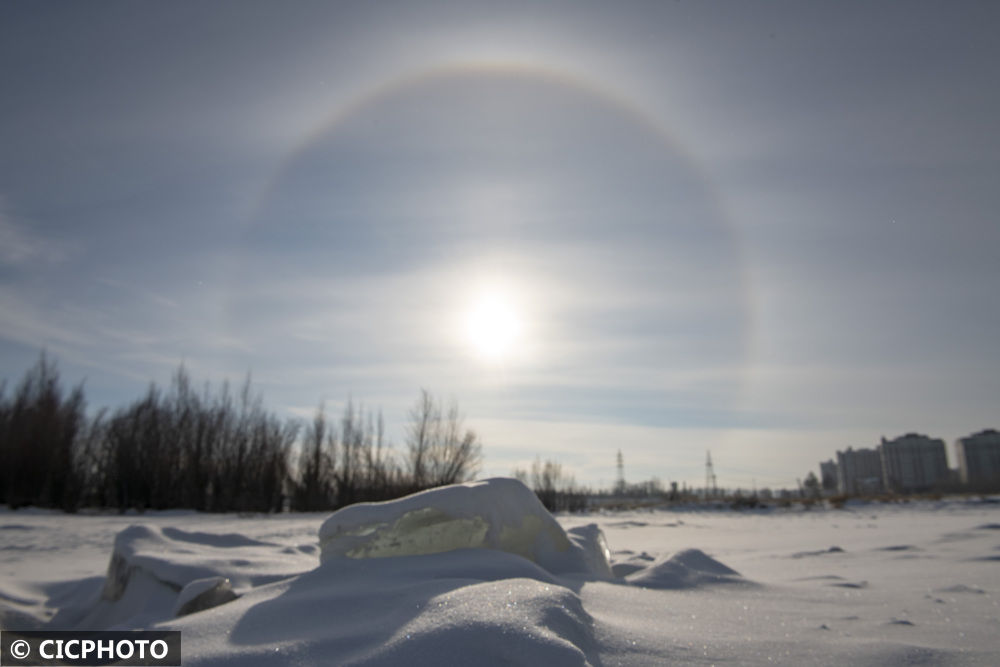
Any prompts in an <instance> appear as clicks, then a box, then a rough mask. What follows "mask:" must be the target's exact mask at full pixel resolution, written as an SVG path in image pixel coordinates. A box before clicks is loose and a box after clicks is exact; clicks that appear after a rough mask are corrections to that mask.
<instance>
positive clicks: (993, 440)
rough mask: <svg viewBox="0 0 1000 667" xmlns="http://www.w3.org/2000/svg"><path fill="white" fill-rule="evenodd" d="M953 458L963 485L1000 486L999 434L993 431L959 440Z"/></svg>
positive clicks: (982, 432)
mask: <svg viewBox="0 0 1000 667" xmlns="http://www.w3.org/2000/svg"><path fill="white" fill-rule="evenodd" d="M955 457H956V458H957V459H958V474H959V476H960V478H961V480H962V483H963V484H971V485H982V484H989V483H991V482H996V483H998V484H1000V433H997V432H996V431H995V430H994V429H991V428H989V429H986V430H985V431H980V432H979V433H974V434H972V435H969V436H966V437H964V438H959V439H958V440H957V441H956V442H955Z"/></svg>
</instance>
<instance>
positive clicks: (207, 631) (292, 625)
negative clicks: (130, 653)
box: [158, 549, 601, 667]
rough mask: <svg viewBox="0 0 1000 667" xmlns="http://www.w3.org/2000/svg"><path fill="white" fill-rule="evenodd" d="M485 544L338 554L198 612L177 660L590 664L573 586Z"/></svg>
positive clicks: (188, 623)
mask: <svg viewBox="0 0 1000 667" xmlns="http://www.w3.org/2000/svg"><path fill="white" fill-rule="evenodd" d="M565 583H566V582H561V581H560V579H559V578H557V577H555V576H554V575H552V574H550V573H549V572H547V571H546V570H544V569H543V568H542V567H541V566H539V565H537V564H536V563H533V562H531V561H529V560H526V559H525V558H522V557H520V556H517V555H514V554H511V553H507V552H503V551H498V550H490V549H459V550H454V551H449V552H445V553H437V554H427V555H419V556H399V557H395V558H346V557H345V558H334V559H332V560H330V561H328V562H326V563H323V564H322V565H320V566H319V567H318V568H316V569H314V570H311V571H309V572H305V573H303V574H301V575H298V576H295V577H290V578H289V579H285V580H282V581H279V582H275V583H273V584H269V585H267V586H260V587H257V588H255V589H252V590H250V591H248V592H247V593H246V594H245V595H243V596H241V597H240V598H239V599H238V600H234V601H233V602H231V603H229V604H225V605H221V606H218V607H215V608H213V609H208V610H206V611H204V612H202V613H200V614H194V615H191V616H184V617H182V618H176V619H172V620H169V621H166V622H165V623H163V624H160V625H159V626H158V628H159V629H170V630H180V631H181V632H183V636H184V650H185V657H184V664H185V665H190V667H205V666H206V665H218V666H219V667H223V666H226V667H229V666H230V665H235V664H239V665H273V664H338V665H341V664H351V665H361V664H364V665H387V666H388V665H398V664H410V665H440V664H471V663H476V664H517V665H545V664H554V665H588V664H590V665H597V664H601V657H600V649H599V643H598V641H597V639H596V636H595V629H594V619H593V618H592V617H591V615H590V614H589V613H588V612H587V611H586V609H585V608H584V603H583V600H582V599H581V597H580V595H579V594H578V593H577V592H574V590H572V588H570V587H568V586H567V585H564V584H565Z"/></svg>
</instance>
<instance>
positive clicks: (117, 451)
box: [0, 354, 482, 512]
mask: <svg viewBox="0 0 1000 667" xmlns="http://www.w3.org/2000/svg"><path fill="white" fill-rule="evenodd" d="M481 460H482V447H481V444H480V442H479V439H478V437H477V435H476V433H475V432H474V431H471V430H469V429H466V428H465V427H464V425H463V421H462V419H461V417H460V415H459V412H458V408H457V407H456V406H455V405H452V406H451V407H449V408H447V409H445V408H442V406H441V403H440V402H439V401H438V400H436V399H434V398H433V397H432V396H431V395H430V394H429V393H427V392H426V391H422V392H421V395H420V398H419V400H418V401H417V403H416V405H415V407H414V408H413V410H412V411H411V413H410V420H409V423H408V427H407V432H406V437H405V448H404V451H402V452H397V451H396V450H395V449H394V448H393V447H392V446H391V445H390V443H388V442H387V441H386V439H385V437H384V427H383V420H382V415H381V413H379V414H377V415H373V414H372V413H371V412H369V411H366V410H364V409H363V408H360V407H355V406H354V404H353V403H348V405H347V407H346V409H345V410H344V414H343V415H342V417H341V418H340V420H339V421H335V420H333V419H331V418H330V417H328V416H327V414H326V412H325V410H324V408H323V406H322V405H321V406H320V407H319V409H318V410H317V412H316V415H315V416H314V418H313V419H312V420H311V421H309V423H308V424H306V425H305V426H304V427H303V424H302V423H301V422H300V421H299V420H295V419H288V418H284V419H283V418H280V417H278V416H277V415H275V414H274V413H272V412H269V411H267V410H266V409H265V408H264V407H263V401H262V399H261V397H260V396H259V395H256V394H254V393H253V392H252V390H251V385H250V380H249V379H247V381H246V382H245V383H244V384H243V386H242V387H241V388H240V390H239V391H237V392H235V393H234V392H233V391H232V390H231V389H230V387H229V385H228V383H225V384H223V385H222V387H221V389H219V390H217V391H213V390H212V389H211V388H210V387H209V386H208V385H205V387H204V388H203V389H202V390H201V391H199V390H197V389H195V388H194V386H193V385H192V383H191V379H190V377H189V376H188V374H187V372H186V371H185V369H184V368H183V367H181V368H179V369H178V370H177V372H176V373H175V374H174V376H173V379H172V381H171V384H170V386H169V387H168V388H167V389H166V390H162V389H160V388H159V387H157V386H156V385H155V384H153V385H150V387H149V389H148V391H147V392H146V394H145V395H144V396H143V397H142V398H140V399H138V400H136V401H134V402H133V403H131V404H129V405H127V406H125V407H122V408H119V409H117V410H114V411H109V410H100V411H98V412H97V413H96V414H93V415H90V416H88V415H87V411H86V400H85V396H84V390H83V386H82V385H80V386H77V387H75V388H73V389H71V390H67V389H66V388H65V387H63V385H62V383H61V382H60V379H59V373H58V370H57V368H56V365H55V364H54V363H53V362H52V361H50V360H49V359H48V358H47V357H46V356H45V355H44V354H43V355H42V356H41V357H40V359H39V361H38V362H37V363H36V364H35V366H34V367H33V368H31V369H30V370H29V371H28V372H27V373H26V374H25V376H24V378H23V379H22V380H21V382H20V383H19V384H18V385H17V387H16V388H15V389H14V390H13V392H12V393H11V394H10V395H9V396H8V394H7V392H6V385H5V384H4V385H0V503H5V504H7V505H9V506H11V507H13V508H17V507H21V506H25V505H34V506H39V507H53V508H60V509H63V510H66V511H74V510H76V509H78V508H80V507H97V508H116V509H118V510H120V511H125V510H127V509H137V510H144V509H170V508H190V509H195V510H202V511H211V512H228V511H239V512H279V511H282V510H286V509H290V510H296V511H315V510H329V509H335V508H337V507H341V506H344V505H348V504H351V503H354V502H360V501H377V500H387V499H391V498H396V497H399V496H401V495H405V494H407V493H412V492H414V491H419V490H422V489H427V488H431V487H434V486H439V485H442V484H451V483H455V482H462V481H466V480H468V479H471V478H472V477H473V475H474V474H475V472H476V471H477V469H478V466H479V465H480V463H481Z"/></svg>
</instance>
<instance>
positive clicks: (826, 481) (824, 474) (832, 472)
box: [819, 460, 840, 493]
mask: <svg viewBox="0 0 1000 667" xmlns="http://www.w3.org/2000/svg"><path fill="white" fill-rule="evenodd" d="M837 477H838V475H837V462H836V461H833V460H830V461H823V462H821V463H820V464H819V481H820V484H821V485H822V486H823V492H824V493H833V492H835V491H837V489H838V488H839V486H840V482H839V480H838V479H837Z"/></svg>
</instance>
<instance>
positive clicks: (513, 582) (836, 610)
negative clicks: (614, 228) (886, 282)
mask: <svg viewBox="0 0 1000 667" xmlns="http://www.w3.org/2000/svg"><path fill="white" fill-rule="evenodd" d="M443 491H444V495H439V496H437V497H435V496H434V495H433V493H434V492H431V494H432V495H431V496H429V497H428V496H424V497H423V498H421V499H419V500H416V501H414V500H413V498H416V497H417V496H412V497H410V498H409V499H407V500H406V501H405V502H403V503H401V504H399V502H398V501H397V504H394V505H393V504H388V505H376V506H363V507H361V508H360V509H352V508H345V510H341V512H339V513H335V514H333V515H301V514H300V515H284V516H258V517H237V516H232V515H228V516H226V515H203V514H195V513H189V512H164V513H149V514H146V515H143V516H107V515H85V514H82V515H77V516H67V515H63V514H57V513H49V512H42V511H28V512H25V511H23V510H22V511H17V512H11V511H0V628H3V629H31V628H40V627H48V628H51V629H74V628H79V629H110V628H115V629H129V628H135V629H139V628H160V629H177V630H181V631H182V632H183V646H184V656H185V660H184V662H185V664H186V665H229V664H233V665H237V664H239V665H272V664H317V663H325V664H366V665H394V664H407V665H413V664H416V665H421V664H441V663H444V662H447V663H469V662H475V663H479V664H551V665H582V664H591V665H618V664H622V665H650V664H706V665H707V664H751V665H755V664H775V663H778V664H792V665H798V664H820V665H827V664H829V665H833V664H859V665H907V664H982V665H993V664H998V663H1000V642H997V640H996V637H997V631H998V630H1000V608H998V593H1000V504H993V503H987V502H979V501H975V500H973V501H964V500H959V499H955V500H946V501H942V502H938V503H909V504H906V505H882V504H870V505H857V504H856V505H849V506H848V507H847V508H846V509H844V510H812V511H801V510H797V511H780V510H770V511H763V512H761V511H754V512H730V511H671V510H654V511H644V512H629V513H615V514H599V515H589V516H560V517H556V520H552V517H551V516H549V515H548V514H547V513H545V512H544V510H541V511H540V512H539V511H538V507H540V506H538V507H536V506H535V505H534V503H533V502H532V501H534V496H533V495H531V494H529V495H528V496H521V495H519V494H520V490H518V489H516V488H515V487H512V486H511V485H510V482H509V481H507V480H503V481H499V482H497V481H490V482H489V483H486V484H480V485H478V486H476V485H466V486H464V487H457V490H456V488H455V487H453V488H452V490H443ZM449 494H450V495H449ZM477 495H478V496H480V497H479V498H478V499H477V498H476V496H477ZM500 498H503V502H500V500H499V499H500ZM534 502H537V501H534ZM424 509H430V510H433V511H430V512H422V513H420V512H421V510H424ZM413 512H418V514H416V515H414V514H412V513H413ZM338 515H339V516H338ZM526 516H532V517H535V518H534V519H527V520H526V519H525V517H526ZM401 519H403V520H402V521H400V520H401ZM477 519H481V521H482V522H480V521H479V520H477ZM455 521H458V522H459V523H457V524H456V523H450V522H455ZM133 524H134V525H133ZM507 524H511V525H513V526H514V528H511V529H509V530H514V529H520V530H522V532H521V533H519V534H517V537H516V539H512V540H508V541H507V542H503V541H501V542H496V541H493V542H491V541H490V539H492V538H488V537H487V536H488V535H493V536H498V535H500V534H501V533H502V532H503V530H504V528H503V527H504V525H507ZM594 524H596V526H595V525H594ZM484 525H485V527H486V528H485V531H484V530H483V526H484ZM463 526H464V527H465V528H468V529H469V530H463V529H462V527H463ZM509 530H508V536H509V535H510V534H511V533H510V532H509ZM338 531H339V532H340V534H341V537H345V536H347V537H350V538H352V539H348V540H346V541H344V542H340V541H338V540H339V538H337V537H334V536H335V535H336V534H337V533H338ZM515 532H516V531H515ZM349 534H350V535H349ZM560 535H561V536H562V540H560V539H559V536H560ZM602 537H603V539H604V540H606V545H607V547H609V551H610V558H607V556H605V555H604V553H605V552H604V547H603V544H604V542H603V541H602V539H601V538H602ZM353 538H368V539H367V540H365V539H361V540H360V542H359V540H358V539H353ZM430 538H435V539H430ZM438 538H440V539H441V540H442V542H443V543H448V544H451V545H452V546H456V544H453V543H454V542H455V541H456V540H457V546H460V547H461V548H457V549H450V550H446V551H438V552H435V550H434V548H433V545H434V543H435V541H436V539H438ZM463 540H464V543H463ZM372 541H374V542H372ZM321 543H322V545H323V546H322V554H323V555H322V559H321V558H320V554H321V546H320V545H321ZM359 544H360V545H361V546H360V548H361V551H362V552H363V551H365V550H368V551H369V553H367V554H366V555H368V556H372V555H377V554H376V553H375V552H377V551H379V550H381V549H383V548H384V547H386V546H387V545H395V546H391V547H390V549H389V550H390V551H393V552H394V555H385V556H383V557H367V558H351V557H349V556H347V555H345V553H346V551H351V550H355V549H358V548H359ZM407 544H409V545H410V546H405V545H407ZM504 544H507V545H508V546H510V545H513V546H512V547H511V548H509V549H507V550H504V549H503V545H504ZM400 545H404V546H400ZM413 545H416V547H414V546H413ZM526 545H527V546H526ZM376 547H377V548H376ZM536 547H537V548H536ZM338 550H339V551H342V553H338ZM359 553H360V552H359ZM321 560H322V562H321ZM602 562H603V563H604V565H603V566H602V564H601V563H602ZM602 567H603V568H608V569H607V570H602ZM182 611H183V612H184V613H183V614H180V615H179V612H182Z"/></svg>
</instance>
